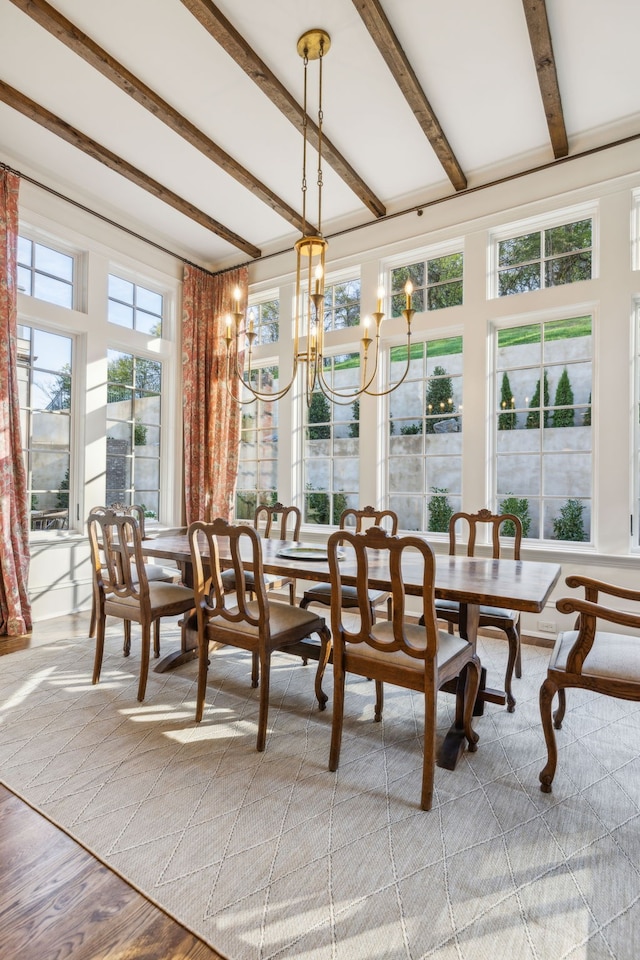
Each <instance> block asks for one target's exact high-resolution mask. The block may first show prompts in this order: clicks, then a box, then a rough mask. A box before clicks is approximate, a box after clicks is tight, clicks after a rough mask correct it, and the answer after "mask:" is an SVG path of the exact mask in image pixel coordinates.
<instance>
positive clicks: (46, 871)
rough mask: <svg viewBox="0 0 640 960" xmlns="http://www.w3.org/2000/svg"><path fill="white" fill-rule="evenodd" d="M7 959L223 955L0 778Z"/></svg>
mask: <svg viewBox="0 0 640 960" xmlns="http://www.w3.org/2000/svg"><path fill="white" fill-rule="evenodd" d="M0 945H1V946H0V956H2V958H4V960H13V958H18V957H19V958H20V960H62V958H70V960H134V958H135V960H223V958H222V957H221V955H220V954H218V953H216V951H215V950H212V949H211V947H209V946H208V945H207V944H205V943H203V942H202V941H201V940H199V939H198V938H197V937H196V936H195V935H194V934H192V933H190V932H189V931H188V930H186V929H185V928H184V927H183V926H181V924H179V923H177V922H176V921H175V920H173V919H172V918H171V917H169V916H168V915H167V914H166V913H164V912H163V911H162V910H160V909H159V908H158V907H156V906H155V905H154V904H152V903H151V902H150V901H149V900H147V899H146V898H145V897H143V896H142V894H140V893H138V892H137V891H136V890H134V888H133V887H131V886H129V884H128V883H126V881H124V880H123V879H122V878H121V877H119V876H118V875H117V874H116V873H113V872H112V871H111V870H110V869H109V868H108V867H106V866H104V864H102V863H101V862H100V861H99V860H97V859H96V858H95V857H94V856H92V854H90V853H88V852H87V851H86V850H85V849H84V848H83V847H81V846H80V844H78V843H76V841H75V840H72V839H71V838H70V837H68V836H67V834H66V833H64V832H63V831H62V830H59V829H58V827H56V826H54V825H53V824H52V823H50V822H49V821H48V820H47V819H46V818H45V817H43V816H42V815H41V814H39V813H37V812H36V811H35V810H32V808H31V807H30V806H28V804H26V803H24V802H23V801H22V800H20V799H19V798H18V797H16V796H15V795H14V794H13V793H11V792H10V791H9V790H7V789H5V788H4V787H3V786H1V785H0Z"/></svg>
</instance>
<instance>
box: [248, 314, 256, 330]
mask: <svg viewBox="0 0 640 960" xmlns="http://www.w3.org/2000/svg"><path fill="white" fill-rule="evenodd" d="M254 321H255V314H254V312H253V310H251V311H249V333H253V324H254Z"/></svg>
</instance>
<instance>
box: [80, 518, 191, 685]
mask: <svg viewBox="0 0 640 960" xmlns="http://www.w3.org/2000/svg"><path fill="white" fill-rule="evenodd" d="M87 530H88V534H89V545H90V547H91V562H92V567H93V582H94V591H95V596H96V652H95V660H94V667H93V683H97V682H98V680H99V679H100V670H101V667H102V656H103V652H104V635H105V626H106V619H107V617H118V618H119V619H120V620H123V621H124V629H125V655H127V656H128V654H129V650H130V648H131V623H132V622H134V623H139V624H140V626H141V629H142V641H141V645H142V650H141V658H140V682H139V684H138V700H144V695H145V690H146V686H147V675H148V672H149V652H150V647H151V624H154V625H157V624H158V622H159V620H160V618H161V617H171V616H176V615H177V614H180V613H187V612H188V611H191V610H193V607H194V599H193V590H190V589H189V588H188V587H183V586H181V585H180V584H177V583H163V582H161V581H150V580H149V579H148V578H147V573H146V565H145V562H144V558H143V553H142V551H143V546H142V536H141V534H140V527H139V526H138V523H137V521H136V520H135V518H134V517H132V516H131V515H130V514H128V513H120V512H116V511H115V510H109V509H102V508H101V509H100V510H97V511H96V512H95V513H90V514H89V517H88V520H87ZM157 636H158V634H157V628H156V638H157ZM156 642H157V639H156Z"/></svg>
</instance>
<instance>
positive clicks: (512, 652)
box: [504, 627, 522, 713]
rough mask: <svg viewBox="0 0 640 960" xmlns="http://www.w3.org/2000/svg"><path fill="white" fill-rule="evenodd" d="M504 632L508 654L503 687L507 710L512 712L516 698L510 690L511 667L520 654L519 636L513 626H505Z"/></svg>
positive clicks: (514, 664)
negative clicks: (507, 642) (507, 643)
mask: <svg viewBox="0 0 640 960" xmlns="http://www.w3.org/2000/svg"><path fill="white" fill-rule="evenodd" d="M504 632H505V633H506V635H507V640H508V641H509V655H508V657H507V670H506V673H505V675H504V689H505V693H506V694H507V710H508V711H509V713H513V711H514V710H515V708H516V700H515V697H514V695H513V693H512V691H511V679H512V677H513V668H514V666H516V664H517V662H518V657H519V656H520V637H519V636H518V631H517V630H516V629H514V627H506V628H505V631H504ZM521 672H522V671H521Z"/></svg>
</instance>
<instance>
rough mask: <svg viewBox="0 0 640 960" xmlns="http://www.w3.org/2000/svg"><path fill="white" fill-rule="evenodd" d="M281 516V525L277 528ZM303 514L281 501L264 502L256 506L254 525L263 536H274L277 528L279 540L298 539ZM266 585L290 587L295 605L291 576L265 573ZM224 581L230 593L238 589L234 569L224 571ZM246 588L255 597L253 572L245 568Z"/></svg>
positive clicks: (294, 583) (267, 586) (292, 601)
mask: <svg viewBox="0 0 640 960" xmlns="http://www.w3.org/2000/svg"><path fill="white" fill-rule="evenodd" d="M278 517H280V525H279V526H278V527H277V528H276V524H277V522H278ZM301 522H302V514H301V513H300V510H299V509H298V507H285V506H284V505H283V504H281V503H280V502H278V503H274V504H269V505H267V504H265V503H262V504H260V506H258V507H256V510H255V512H254V515H253V526H254V529H255V530H257V531H258V533H259V534H260V536H262V537H271V536H273V533H272V530H274V529H275V530H276V532H277V534H278V539H279V540H298V538H299V536H300V524H301ZM263 579H264V585H265V587H266V589H267V590H281V589H282V588H283V587H288V588H289V603H290V604H291V605H293V604H294V603H295V602H296V581H295V580H294V579H292V578H291V577H280V576H277V575H276V574H270V573H265V574H264V575H263ZM222 582H223V585H224V587H225V589H226V590H227V591H228V592H229V593H233V592H234V591H235V589H236V579H235V573H234V571H233V570H231V569H228V570H225V571H223V574H222ZM244 583H245V589H246V590H247V592H248V593H249V595H250V597H251V599H252V600H253V599H255V590H254V581H253V573H252V572H251V571H250V570H245V574H244Z"/></svg>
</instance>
